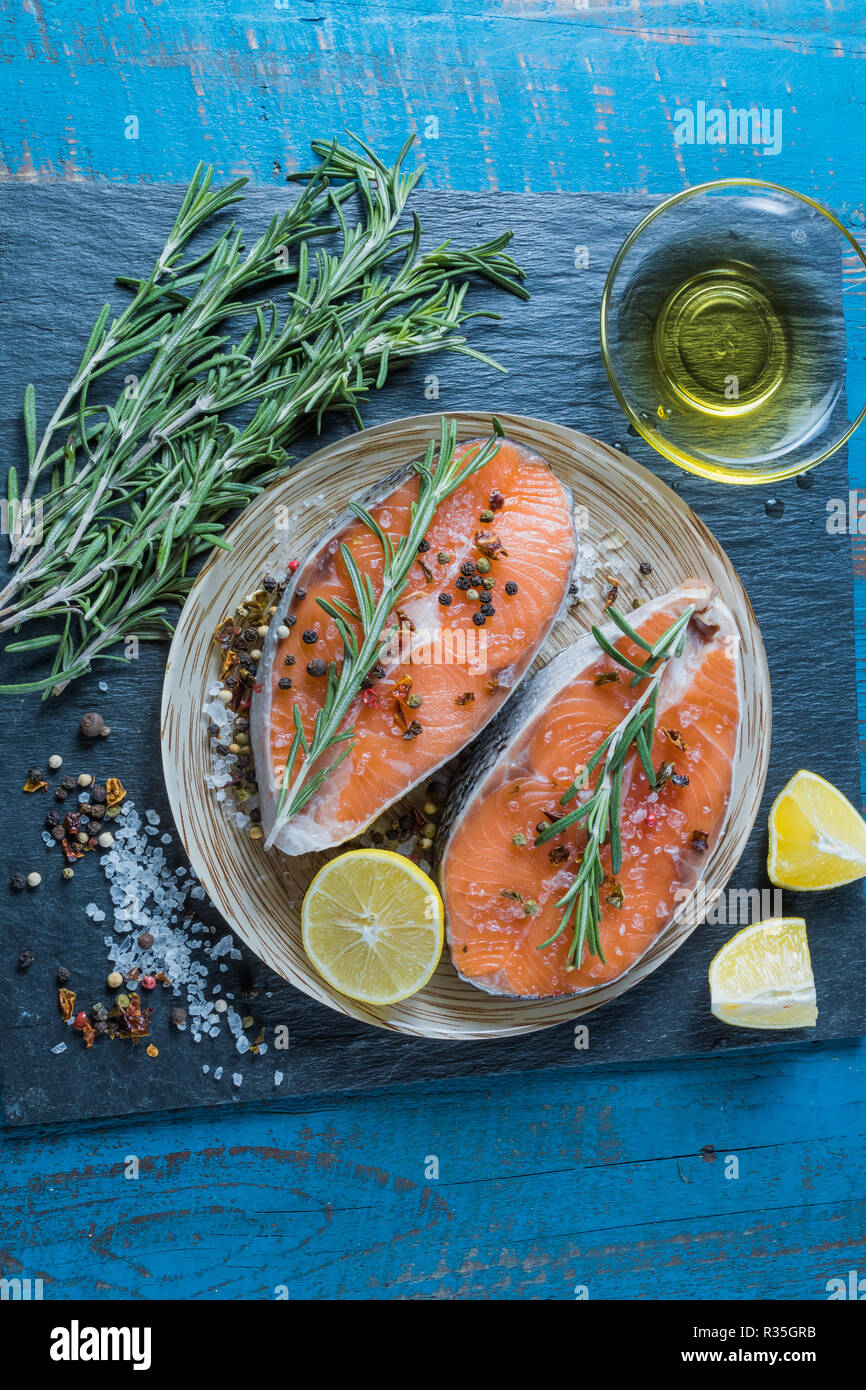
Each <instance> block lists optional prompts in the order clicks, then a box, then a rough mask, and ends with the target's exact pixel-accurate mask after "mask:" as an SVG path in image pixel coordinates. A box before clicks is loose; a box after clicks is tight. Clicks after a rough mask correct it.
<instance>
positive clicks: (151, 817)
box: [145, 811, 159, 825]
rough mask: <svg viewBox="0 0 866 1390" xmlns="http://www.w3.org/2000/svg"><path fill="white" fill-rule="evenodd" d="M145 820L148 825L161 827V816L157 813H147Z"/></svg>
mask: <svg viewBox="0 0 866 1390" xmlns="http://www.w3.org/2000/svg"><path fill="white" fill-rule="evenodd" d="M145 819H146V820H147V823H148V825H159V815H158V814H157V812H156V811H146V812H145Z"/></svg>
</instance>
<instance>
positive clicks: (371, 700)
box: [361, 689, 379, 705]
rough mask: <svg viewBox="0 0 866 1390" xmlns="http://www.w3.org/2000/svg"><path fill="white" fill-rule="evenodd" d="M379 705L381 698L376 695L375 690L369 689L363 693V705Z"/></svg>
mask: <svg viewBox="0 0 866 1390" xmlns="http://www.w3.org/2000/svg"><path fill="white" fill-rule="evenodd" d="M378 703H379V696H378V695H377V694H376V692H375V690H370V689H367V690H363V691H362V692H361V704H362V705H378Z"/></svg>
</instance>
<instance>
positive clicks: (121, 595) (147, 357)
mask: <svg viewBox="0 0 866 1390" xmlns="http://www.w3.org/2000/svg"><path fill="white" fill-rule="evenodd" d="M410 143H411V142H408V141H407V143H406V145H405V146H404V147H403V149H402V151H401V152H400V155H399V156H398V158H397V160H396V161H395V163H394V165H393V166H392V167H388V166H386V165H385V164H383V163H382V161H381V160H379V159H378V158H377V156H376V155H375V154H374V153H373V152H372V151H371V150H370V149H368V147H367V146H366V145H364V144H363V142H361V141H358V142H357V144H358V146H359V149H358V150H354V149H350V148H348V147H344V146H342V145H340V144H338V143H336V142H334V143H332V144H327V143H324V142H316V144H315V145H314V150H315V153H316V155H317V156H318V158H319V160H320V163H319V164H318V165H317V166H316V167H315V168H314V169H312V170H310V171H308V172H306V173H304V174H301V175H298V176H297V177H298V178H299V179H300V180H301V181H302V182H303V183H304V184H305V187H304V190H303V192H302V193H301V195H300V197H299V198H298V200H297V201H296V202H295V203H294V204H293V205H292V207H291V208H289V209H288V211H287V212H285V213H283V214H282V215H280V216H278V217H275V218H273V220H272V221H271V223H270V226H269V227H268V229H267V230H266V232H265V233H264V234H263V235H262V236H261V237H260V238H259V240H258V241H257V242H256V243H255V244H254V245H253V246H252V247H250V248H249V249H246V248H245V245H244V242H243V237H242V234H241V232H240V231H239V230H238V229H237V228H236V227H235V226H234V225H231V226H229V227H227V228H226V229H225V230H224V231H223V233H222V234H221V235H220V236H219V237H218V238H217V239H216V241H215V242H213V243H212V244H211V245H210V246H209V247H208V248H207V249H205V250H204V251H203V252H199V253H197V254H195V255H190V254H189V253H188V245H189V242H190V239H191V238H192V237H193V235H194V234H195V233H196V232H198V231H199V230H200V229H201V227H202V226H203V225H204V224H205V223H206V222H208V221H209V219H211V218H212V217H213V216H215V215H216V214H217V213H221V212H223V211H224V210H225V209H226V208H227V207H229V206H230V205H231V204H233V203H236V202H238V201H239V200H240V199H241V192H240V190H241V188H242V187H243V184H244V182H245V180H243V179H239V180H236V181H234V182H233V183H230V184H228V185H227V186H226V187H225V188H223V189H216V190H214V189H212V188H211V171H210V170H209V169H204V168H203V167H202V166H199V168H198V169H197V170H196V173H195V175H194V177H193V180H192V183H191V184H190V187H189V189H188V191H187V194H186V196H185V198H184V200H183V203H182V204H181V207H180V210H179V212H178V215H177V218H176V219H175V223H174V226H173V227H172V230H171V232H170V233H169V236H168V239H167V241H166V243H165V246H164V248H163V251H162V253H161V255H160V257H159V259H158V261H157V263H156V265H155V266H154V268H153V270H152V271H151V273H150V275H149V276H148V277H147V278H146V279H143V280H136V279H131V278H129V277H123V278H122V279H121V280H120V283H121V284H123V285H124V286H125V287H126V288H128V289H130V290H131V291H132V299H131V301H130V303H129V304H128V305H127V307H126V309H125V310H124V311H123V313H121V314H120V315H119V316H118V317H116V318H114V319H112V318H111V310H110V306H109V305H105V306H104V308H103V309H102V311H101V312H100V314H99V316H98V317H97V320H96V323H95V324H94V327H93V330H92V332H91V334H90V337H89V339H88V342H87V345H86V348H85V351H84V354H83V357H82V361H81V365H80V367H79V369H78V371H77V372H76V374H75V376H74V377H73V379H72V381H71V382H70V384H69V386H68V388H67V389H66V391H65V392H64V394H63V397H62V399H61V401H60V402H59V404H58V406H57V408H56V409H55V410H54V412H53V414H52V415H51V417H50V419H49V420H48V423H47V425H46V426H45V428H44V429H43V431H42V434H41V436H40V435H39V432H38V428H37V418H36V398H35V392H34V390H33V388H32V386H28V388H27V390H26V392H25V397H24V426H25V437H26V442H27V458H28V466H27V476H26V479H25V480H24V484H23V487H21V488H20V489H19V480H18V475H17V471H16V470H15V469H14V468H11V469H10V470H9V474H8V479H7V497H8V499H9V507H10V513H11V518H10V527H9V530H10V536H11V539H12V548H11V556H10V558H11V562H12V564H13V565H14V566H16V568H15V569H14V571H13V574H12V577H11V578H10V580H9V582H8V583H7V584H6V586H5V588H4V589H3V590H2V592H0V632H8V631H11V630H17V629H19V628H21V627H22V626H23V625H25V624H27V623H29V622H31V621H34V620H36V619H48V620H53V622H54V630H53V631H52V632H50V633H47V634H41V635H40V636H38V637H36V638H32V639H29V638H25V639H23V640H22V641H20V642H14V643H12V644H11V645H10V646H8V647H7V648H6V650H7V651H19V652H20V651H27V650H37V649H41V648H46V649H48V648H49V647H52V648H54V660H53V666H52V669H51V672H50V674H49V675H47V676H46V677H45V678H44V679H42V680H37V681H32V682H28V683H26V684H19V685H5V686H0V691H18V690H26V689H42V690H44V691H45V692H46V694H47V693H49V692H51V691H54V692H59V691H60V690H62V689H63V687H64V686H65V685H66V684H68V682H69V681H71V680H74V679H75V678H76V677H78V676H80V675H82V674H83V673H84V672H86V671H87V670H89V669H90V665H91V662H92V661H93V660H94V659H96V658H104V657H106V656H107V655H108V654H109V651H110V648H111V647H112V646H114V645H115V643H116V642H117V641H118V639H119V638H120V637H122V636H124V635H134V636H136V637H137V638H139V639H140V640H145V641H146V640H154V639H156V638H162V637H165V636H166V635H168V634H169V633H170V632H171V628H172V621H171V615H170V609H171V608H172V607H173V606H174V605H176V604H178V603H181V602H183V599H184V597H185V595H186V594H187V593H188V591H189V588H190V585H191V583H192V574H193V572H194V568H195V566H196V565H197V563H198V562H199V561H200V560H201V559H202V558H203V556H204V555H205V554H206V553H207V552H208V551H209V550H210V549H211V548H212V547H213V546H214V545H221V544H224V542H223V541H222V539H221V537H222V530H223V527H224V524H225V520H226V518H227V516H228V515H229V514H230V513H232V512H234V511H236V510H237V509H238V508H239V507H242V506H244V505H245V504H246V503H247V502H248V501H249V500H250V498H251V497H253V496H255V495H256V494H257V493H258V492H260V491H261V490H262V488H264V487H266V486H267V485H268V483H270V482H272V481H273V480H274V479H275V478H277V477H280V476H282V474H283V473H284V471H285V466H286V463H287V460H288V454H287V452H286V450H287V446H288V445H289V444H290V443H291V442H292V441H293V440H294V439H295V438H296V437H297V435H298V434H299V433H300V432H301V430H302V429H303V428H304V426H305V425H306V424H307V422H308V421H314V422H315V424H316V426H317V427H318V426H320V425H321V420H322V416H323V414H324V412H325V411H326V410H328V409H341V410H346V411H348V412H349V414H350V415H351V417H352V418H353V420H354V421H355V423H356V424H358V425H360V424H361V415H360V407H361V405H362V404H363V402H364V400H365V399H366V396H367V394H368V393H369V391H370V390H372V389H377V388H379V387H381V386H382V385H383V384H384V382H385V380H386V378H387V376H388V374H389V372H390V371H391V369H392V368H393V367H395V366H397V365H398V364H400V363H404V362H406V361H408V360H410V359H411V358H413V357H416V356H419V355H421V354H423V353H428V352H431V351H433V350H435V349H437V348H442V349H444V350H447V351H451V352H458V353H461V354H463V355H465V356H471V357H475V358H477V359H478V360H480V361H483V362H485V363H486V364H488V365H490V366H494V367H496V366H498V364H497V363H495V362H493V361H492V360H491V359H490V358H487V357H486V356H484V355H483V354H482V353H479V352H477V351H476V350H475V349H473V348H472V347H470V346H469V345H468V343H467V340H466V337H465V335H464V333H463V332H462V331H461V330H462V329H463V327H464V326H465V325H466V323H467V322H468V321H469V320H470V319H471V318H473V317H476V316H477V314H476V313H473V312H471V311H469V310H468V309H466V308H465V307H464V299H465V295H466V292H467V289H468V286H469V281H470V279H471V278H473V277H475V276H481V277H484V278H487V279H488V280H490V281H492V282H493V283H494V284H496V285H499V286H501V287H502V288H504V289H508V290H510V291H511V292H512V293H514V294H516V295H518V296H519V297H522V298H527V297H528V296H527V293H526V291H525V289H524V288H523V286H522V284H521V281H522V278H523V272H522V271H521V270H520V269H519V267H518V266H516V265H515V264H514V262H513V261H512V260H511V258H510V257H509V256H508V255H506V254H505V247H506V246H507V244H508V242H509V240H510V239H511V234H510V233H506V234H504V235H502V236H500V237H497V238H495V239H493V240H491V241H489V242H486V243H485V244H484V245H481V246H476V247H473V248H470V249H469V250H465V251H459V250H454V249H452V248H451V247H450V246H449V245H448V243H445V244H444V245H442V246H439V247H437V248H435V249H434V250H431V251H425V252H423V253H422V252H421V249H420V231H421V229H420V226H419V224H418V221H417V218H415V219H413V220H412V222H411V224H410V225H409V226H403V225H402V218H403V213H404V210H405V207H406V202H407V200H408V198H409V196H410V194H411V192H412V190H413V189H414V187H415V185H416V183H417V182H418V179H419V178H420V177H421V173H422V170H420V169H419V170H417V171H414V172H412V173H404V172H403V170H402V164H403V161H404V159H405V157H406V154H407V153H408V150H409V147H410ZM352 197H355V198H356V201H357V204H358V206H359V217H358V221H357V222H356V223H355V224H354V225H353V224H351V223H350V222H349V221H348V220H347V215H346V206H347V202H348V200H349V199H350V198H352ZM329 236H334V237H336V240H337V248H338V249H336V250H329V249H327V247H328V245H329V244H330V243H329V242H327V241H325V242H320V240H319V239H320V238H327V237H329ZM277 291H278V292H279V293H278V294H276V292H277ZM263 292H265V293H266V294H268V295H269V296H274V297H267V298H261V297H260V296H261V294H262V293H263ZM257 295H258V296H259V297H258V298H257V297H256V296H257ZM485 316H486V317H493V318H495V317H497V315H495V314H487V313H486V312H485ZM130 364H131V365H132V368H133V369H134V371H135V372H136V373H137V376H133V377H130V376H129V375H128V376H127V378H126V383H127V384H126V385H125V386H124V388H123V389H122V390H121V392H120V393H119V395H118V396H117V397H116V399H115V400H114V401H113V403H108V402H105V401H101V402H99V403H97V402H96V401H95V393H96V390H97V388H98V387H99V386H100V385H101V379H102V378H103V376H104V375H105V374H106V373H108V372H110V371H112V370H115V371H116V370H117V369H118V368H122V367H124V366H127V367H129V366H130ZM234 412H239V414H238V415H235V414H234ZM236 419H242V420H243V423H235V420H236ZM19 494H20V495H19ZM37 501H38V502H39V503H40V504H41V509H42V513H41V528H42V537H41V540H40V539H39V535H38V528H39V523H40V518H39V517H38V516H37V513H36V510H35V506H34V504H35V503H36V502H37ZM113 659H123V658H118V657H114V658H113Z"/></svg>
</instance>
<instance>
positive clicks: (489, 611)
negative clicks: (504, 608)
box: [479, 603, 496, 618]
mask: <svg viewBox="0 0 866 1390" xmlns="http://www.w3.org/2000/svg"><path fill="white" fill-rule="evenodd" d="M479 612H481V613H483V614H484V616H485V618H492V617H493V614H494V613H495V612H496V609H495V608H494V607H493V604H492V603H482V605H481V608H480V609H479Z"/></svg>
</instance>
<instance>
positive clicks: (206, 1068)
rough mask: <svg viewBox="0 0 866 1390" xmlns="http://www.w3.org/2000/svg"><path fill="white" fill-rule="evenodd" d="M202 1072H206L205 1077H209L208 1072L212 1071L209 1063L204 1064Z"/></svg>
mask: <svg viewBox="0 0 866 1390" xmlns="http://www.w3.org/2000/svg"><path fill="white" fill-rule="evenodd" d="M202 1071H203V1072H204V1074H205V1076H207V1074H208V1072H209V1071H210V1065H209V1063H207V1062H205V1063H204V1064H203V1066H202Z"/></svg>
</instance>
